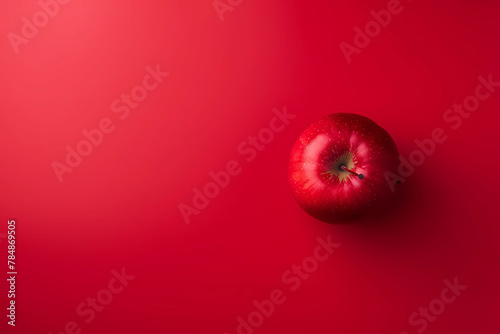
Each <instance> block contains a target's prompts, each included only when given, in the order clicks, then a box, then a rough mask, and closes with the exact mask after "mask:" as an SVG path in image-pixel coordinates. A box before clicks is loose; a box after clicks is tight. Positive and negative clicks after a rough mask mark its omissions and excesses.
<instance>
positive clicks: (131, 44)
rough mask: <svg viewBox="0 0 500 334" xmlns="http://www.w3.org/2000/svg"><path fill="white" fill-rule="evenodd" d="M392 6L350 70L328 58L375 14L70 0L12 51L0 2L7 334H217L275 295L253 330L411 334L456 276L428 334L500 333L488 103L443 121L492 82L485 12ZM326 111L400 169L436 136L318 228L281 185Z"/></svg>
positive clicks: (358, 7) (10, 19) (491, 4)
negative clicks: (227, 172) (360, 209)
mask: <svg viewBox="0 0 500 334" xmlns="http://www.w3.org/2000/svg"><path fill="white" fill-rule="evenodd" d="M233 3H234V2H233ZM401 4H402V5H403V10H402V11H401V13H400V14H397V15H394V16H393V17H392V20H391V22H390V23H389V24H388V25H387V27H384V28H383V29H382V31H381V32H380V34H379V35H378V36H375V37H374V38H373V39H372V40H371V42H370V44H369V45H368V46H366V47H365V48H363V49H361V51H360V53H359V54H353V55H352V59H351V60H352V61H351V63H348V62H347V60H346V58H345V57H344V55H343V53H342V51H341V49H340V47H339V45H340V43H342V42H346V43H349V44H353V43H354V36H355V31H354V30H353V29H354V28H355V27H356V26H358V27H363V28H364V26H365V24H366V23H367V22H369V21H371V20H372V16H371V15H370V11H371V10H375V11H378V10H381V9H385V8H387V1H315V2H304V1H264V0H252V1H250V0H244V1H243V2H242V3H241V4H240V5H238V6H235V7H234V8H233V11H227V12H225V13H224V20H223V21H221V19H220V17H219V15H218V14H217V12H216V10H215V9H214V6H213V4H212V1H211V0H205V1H201V0H197V1H189V3H188V2H187V1H152V0H151V1H142V2H139V1H130V0H125V1H120V2H119V5H118V4H117V3H116V4H115V3H111V2H109V1H108V2H102V1H80V0H73V1H71V2H69V3H68V4H66V5H64V6H61V8H60V11H59V12H58V13H57V15H55V16H54V17H53V18H50V21H49V22H48V24H47V25H46V26H45V27H42V28H39V31H38V33H37V34H36V35H35V36H34V37H33V38H30V39H28V43H26V44H22V45H20V46H19V52H18V53H17V54H16V53H15V52H14V50H13V47H12V45H11V42H10V41H9V39H8V38H7V35H8V33H10V32H14V33H16V34H21V28H22V26H23V21H22V18H23V17H24V16H26V17H30V19H31V17H32V16H33V14H34V13H36V12H37V11H39V10H40V6H39V5H38V3H37V2H36V1H13V0H9V1H2V11H1V13H0V35H1V36H3V37H2V42H1V44H0V138H1V140H0V143H1V144H0V159H1V161H0V162H1V173H0V175H1V176H0V182H1V191H0V196H1V197H0V213H1V217H2V225H1V229H0V237H3V239H2V238H0V240H1V244H0V246H1V247H2V248H3V250H2V254H6V252H5V246H6V240H5V234H4V233H7V232H6V231H7V224H6V223H7V220H8V219H15V220H16V224H17V240H18V244H17V246H18V248H17V257H18V260H17V261H18V271H19V274H18V277H17V296H16V302H17V319H16V324H17V325H16V328H15V329H12V328H10V326H7V324H6V318H5V315H4V314H3V312H5V308H6V307H7V298H6V296H5V293H6V292H7V285H6V284H5V280H4V279H2V282H4V283H2V284H1V285H0V287H1V288H2V292H1V294H2V296H4V297H2V299H1V300H2V304H1V308H2V310H4V311H2V317H1V319H3V320H2V323H1V325H0V326H1V328H2V333H4V332H6V331H7V332H9V333H10V332H13V333H14V332H16V333H49V332H52V333H59V332H63V331H64V329H65V326H66V324H67V323H68V322H71V321H74V322H75V323H76V324H78V326H79V329H81V332H82V333H96V334H99V333H220V334H223V333H225V332H227V333H230V334H234V333H237V326H238V320H237V318H238V317H243V318H245V319H246V318H247V317H248V315H249V314H250V313H251V312H253V311H254V310H255V309H256V308H255V306H254V304H253V302H254V300H257V301H262V300H264V299H269V298H270V294H271V292H272V291H273V290H275V289H279V290H281V291H282V292H283V294H284V296H285V297H286V301H285V302H284V303H283V304H281V305H278V306H276V308H275V310H274V313H273V314H272V315H271V316H270V317H269V318H266V319H265V320H264V322H263V324H262V325H261V326H260V327H259V328H257V329H255V333H262V334H264V333H272V334H276V333H297V334H298V333H318V334H319V333H322V334H323V333H343V334H346V333H349V334H351V333H352V334H357V333H364V334H370V333H374V334H375V333H384V334H387V333H389V334H391V333H394V334H400V333H401V332H402V331H408V333H418V330H421V329H423V325H422V322H420V323H419V325H418V326H415V325H411V324H410V323H409V317H410V316H412V314H413V313H414V312H419V308H420V307H428V306H429V304H430V303H431V302H433V300H435V299H436V298H441V291H442V290H443V289H444V288H445V287H446V285H445V283H444V280H445V279H448V280H450V281H451V282H453V280H454V279H455V278H457V279H458V282H459V284H461V285H466V286H467V288H466V289H465V291H463V292H462V293H461V295H460V296H458V297H457V298H456V299H455V300H454V301H453V302H451V303H449V304H446V305H445V309H444V310H439V313H440V314H439V315H438V316H437V317H436V318H435V319H434V318H432V319H433V321H430V320H429V321H427V320H426V321H427V325H428V326H427V327H426V329H425V332H426V333H429V334H431V333H436V334H443V333H445V334H447V333H493V332H498V330H499V329H500V328H499V325H498V320H497V319H498V314H499V311H500V309H499V306H498V305H500V304H499V303H498V299H499V298H500V288H499V287H498V282H499V279H500V271H499V269H498V260H499V253H500V250H499V246H498V237H499V236H500V229H499V226H498V221H499V215H498V187H499V186H500V184H499V181H498V180H499V178H498V176H497V172H498V165H499V164H498V162H499V158H498V147H497V145H498V122H499V120H500V117H499V113H498V111H499V110H500V109H499V107H500V88H497V89H498V91H495V92H492V93H491V94H490V95H489V97H488V98H487V99H485V100H484V101H481V102H480V106H479V108H478V109H477V110H475V111H474V112H471V113H470V116H469V117H468V118H467V119H463V121H462V123H461V124H460V125H459V126H458V123H454V122H448V123H447V122H446V121H445V120H444V119H443V115H444V114H445V113H446V111H447V109H448V108H452V107H453V105H454V104H455V103H463V101H464V99H465V98H466V97H467V96H469V95H473V94H475V90H476V87H477V86H478V85H479V84H480V82H479V80H478V77H479V76H483V77H485V78H487V77H488V75H490V74H491V75H492V78H493V80H494V81H500V66H499V64H498V59H499V57H500V49H499V47H498V36H499V33H500V27H499V25H498V16H499V15H500V7H499V6H500V5H499V4H498V3H497V2H495V1H486V0H485V1H472V0H471V1H465V0H461V1H439V2H438V3H436V2H433V1H423V0H422V1H420V0H419V1H417V0H414V1H412V2H408V1H403V2H401ZM157 64H159V66H160V68H161V71H164V72H168V73H170V75H169V76H168V77H165V78H163V81H162V82H161V83H160V84H159V85H158V86H157V87H156V88H155V89H154V90H152V91H149V92H148V96H147V98H145V100H144V101H142V102H140V103H139V104H138V106H136V107H135V109H132V108H130V111H129V114H128V115H127V117H125V116H124V115H125V111H124V109H122V111H121V112H114V111H113V110H112V109H111V105H112V103H113V102H114V101H115V100H116V99H120V97H121V95H122V94H130V93H131V91H132V89H133V88H134V87H136V86H137V85H139V84H142V82H143V78H144V77H145V76H146V75H147V74H148V72H147V70H146V67H148V66H151V68H156V66H157ZM152 84H153V81H150V85H152ZM481 92H482V93H483V94H484V93H485V92H486V91H484V90H481ZM120 106H121V107H123V104H120ZM285 106H286V110H287V112H288V113H290V114H293V115H296V117H295V118H294V119H290V120H289V124H286V126H284V129H283V130H282V131H281V132H278V133H275V134H274V138H273V139H272V140H271V141H270V142H269V143H268V144H266V145H265V147H264V148H263V149H262V150H261V151H258V152H257V151H255V152H253V153H256V154H253V153H252V150H250V149H249V147H250V146H249V145H250V144H249V139H248V136H255V135H258V133H259V132H260V131H261V130H262V129H263V128H266V127H269V126H270V122H271V121H272V120H273V118H274V117H275V115H276V111H275V112H273V109H275V108H276V109H277V110H278V111H281V112H283V108H284V107H285ZM115 107H117V106H115ZM337 111H348V112H355V113H359V114H362V115H364V116H367V117H369V118H371V119H373V120H374V121H375V122H377V123H378V124H379V125H381V126H382V127H383V128H385V129H386V130H387V131H388V132H389V133H390V134H391V135H392V136H393V138H394V140H395V142H396V143H397V145H398V147H399V150H400V153H401V154H402V156H403V157H406V158H408V157H409V155H410V153H411V152H412V151H413V150H415V149H416V144H415V143H414V141H415V140H416V139H419V140H422V139H424V138H430V137H431V135H432V131H433V130H434V129H435V128H441V129H443V131H445V134H446V136H447V140H446V141H445V142H444V143H442V144H439V145H438V146H437V148H436V151H435V152H434V153H433V154H432V155H430V156H429V157H426V159H425V162H424V163H423V164H422V165H421V166H418V167H417V168H415V171H414V173H413V174H412V175H411V176H409V177H408V178H407V180H406V181H405V182H404V183H403V184H402V187H403V188H402V190H401V191H400V195H398V198H399V201H398V204H397V205H395V206H394V210H393V211H391V212H388V213H387V215H386V216H384V217H382V218H378V219H376V220H375V221H365V222H363V223H359V224H354V225H342V226H332V225H327V224H324V223H321V222H319V221H316V220H314V219H313V218H311V217H309V216H308V215H307V214H305V213H304V212H303V211H302V210H301V209H300V208H299V207H298V205H297V204H296V203H295V201H294V199H293V197H292V195H291V191H290V190H289V186H288V183H287V174H286V173H287V165H288V159H289V152H290V149H291V147H292V145H293V143H294V141H295V140H296V138H297V137H298V135H299V134H300V133H301V132H302V131H303V130H304V129H305V128H306V127H307V126H308V125H309V124H310V123H311V122H312V121H314V120H316V119H318V118H320V117H322V116H323V115H326V114H329V113H332V112H337ZM120 117H124V118H123V119H121V118H120ZM103 119H109V120H111V122H112V125H113V126H115V128H114V131H112V132H111V133H109V134H106V135H105V136H104V138H103V140H102V143H100V144H99V145H98V146H94V147H93V149H92V153H90V154H89V155H88V156H87V157H84V158H83V159H82V161H81V163H80V164H79V165H78V166H77V167H75V168H72V172H71V173H69V172H68V173H64V175H63V181H62V182H59V180H58V177H57V175H56V173H55V172H54V170H53V167H52V164H53V163H54V161H57V162H59V163H65V159H66V154H67V151H66V146H68V145H69V146H70V147H72V148H73V149H76V146H77V145H78V143H79V142H81V141H82V140H85V137H84V135H83V134H82V131H83V130H85V129H86V130H91V129H95V128H97V127H99V124H100V122H101V120H103ZM457 122H458V121H457ZM283 124H285V123H283ZM108 125H109V124H108ZM452 126H458V127H457V129H456V130H454V129H453V128H452ZM280 128H281V127H280ZM240 145H241V146H240ZM238 148H240V149H239V150H238ZM242 152H243V153H242ZM250 158H254V159H253V160H251V161H247V160H250ZM233 160H235V161H237V163H238V166H239V168H240V169H237V170H238V171H240V173H239V174H238V175H235V176H234V177H232V178H231V181H230V183H229V185H228V186H227V187H226V188H224V189H222V190H221V191H220V193H219V194H218V195H217V196H215V198H213V199H211V200H210V203H209V204H208V205H207V207H206V208H204V209H202V210H199V212H198V213H199V214H194V215H192V216H190V224H189V225H187V224H186V222H185V219H184V218H183V216H182V215H181V213H180V211H179V205H180V204H181V203H184V204H186V205H190V206H193V203H192V201H193V196H194V193H193V189H195V188H197V189H203V187H204V186H205V184H207V182H210V181H211V180H212V179H211V177H210V175H209V172H210V171H215V172H217V171H220V170H223V169H226V167H227V164H228V163H229V162H231V161H233ZM233 167H234V166H233ZM329 235H330V236H331V240H332V241H334V242H335V243H338V244H340V246H339V247H338V248H337V249H336V250H335V252H334V253H333V254H332V255H331V256H330V257H329V258H328V259H327V260H326V261H324V262H321V263H319V265H318V268H317V269H316V270H314V271H313V272H312V273H311V274H310V277H308V278H307V279H301V280H300V281H299V282H300V287H298V288H297V289H296V290H295V291H291V287H292V286H293V287H295V284H292V283H287V279H286V278H285V281H283V279H282V275H284V274H285V276H286V277H288V279H290V277H289V276H287V275H290V274H287V271H288V270H290V269H291V268H292V265H294V264H296V265H299V264H301V263H302V261H303V260H304V259H306V258H307V257H309V256H311V255H313V253H314V251H315V249H316V247H317V246H318V242H317V238H318V237H321V238H323V239H326V238H327V236H329ZM2 256H5V257H6V255H2ZM2 261H4V260H3V259H2ZM122 268H126V272H127V274H128V275H133V276H135V278H134V279H133V280H130V281H129V282H127V283H128V285H127V286H125V287H124V289H123V290H122V291H121V292H120V293H116V294H113V295H112V296H113V297H112V301H110V302H109V304H108V305H105V306H104V307H103V309H102V310H101V311H100V312H99V311H95V312H94V313H95V314H94V315H95V316H94V318H92V320H90V318H91V317H90V314H91V313H92V312H89V313H85V311H86V310H87V311H88V310H89V309H90V308H89V307H88V306H85V304H86V303H87V302H86V301H87V298H96V296H97V295H98V293H99V292H100V291H101V290H102V289H108V288H109V282H110V281H111V280H112V279H113V277H114V276H113V274H112V270H116V271H118V272H120V271H121V270H122ZM2 272H6V270H4V267H3V266H2ZM2 275H5V273H4V274H2ZM294 282H295V283H296V282H297V281H296V280H294ZM113 283H114V284H115V285H114V287H115V288H117V287H118V285H119V284H118V283H117V282H116V280H115V281H113ZM106 296H107V295H106ZM106 296H105V293H101V295H100V297H101V300H105V301H106V302H107V301H108V300H107V299H105V298H106ZM446 296H447V297H448V298H451V295H449V294H448V295H446ZM103 298H104V299H103ZM81 303H84V308H83V309H80V312H78V310H77V308H78V307H79V306H80V305H81ZM436 303H437V304H436ZM436 303H434V304H435V305H434V307H438V306H439V305H438V304H439V303H438V302H436ZM82 312H83V313H84V315H81V313H82ZM418 319H422V317H421V316H418V318H415V319H414V320H418ZM87 321H88V322H87ZM71 326H72V325H70V326H69V327H70V329H71V328H72V327H71ZM247 331H248V330H247ZM403 333H404V332H403ZM247 334H248V333H247Z"/></svg>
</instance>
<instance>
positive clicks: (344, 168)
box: [340, 165, 365, 180]
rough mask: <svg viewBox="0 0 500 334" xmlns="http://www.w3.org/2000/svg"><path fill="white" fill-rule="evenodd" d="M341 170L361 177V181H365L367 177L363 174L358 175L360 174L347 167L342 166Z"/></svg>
mask: <svg viewBox="0 0 500 334" xmlns="http://www.w3.org/2000/svg"><path fill="white" fill-rule="evenodd" d="M340 169H342V170H344V171H346V172H349V173H351V174H352V175H354V176H357V177H359V179H360V180H363V179H364V178H365V176H364V175H363V174H358V173H356V172H354V171H352V170H350V169H348V168H347V166H346V165H341V166H340Z"/></svg>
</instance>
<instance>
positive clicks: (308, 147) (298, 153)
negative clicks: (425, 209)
mask: <svg viewBox="0 0 500 334" xmlns="http://www.w3.org/2000/svg"><path fill="white" fill-rule="evenodd" d="M399 164H400V161H399V153H398V149H397V147H396V144H395V143H394V140H392V138H391V136H390V135H389V133H388V132H387V131H385V130H384V129H383V128H381V127H380V126H379V125H378V124H376V123H375V122H374V121H372V120H371V119H369V118H367V117H364V116H361V115H357V114H352V113H336V114H330V115H327V116H325V117H323V118H322V119H320V120H318V121H317V122H315V123H313V124H311V125H310V126H309V127H308V128H307V129H306V130H305V131H304V132H302V134H301V135H300V136H299V138H298V139H297V141H296V142H295V144H294V146H293V148H292V151H291V156H290V164H289V169H288V176H289V181H290V185H291V188H292V192H293V196H294V197H295V199H296V200H297V203H298V204H299V206H300V207H301V208H302V209H304V210H305V211H306V212H307V213H308V214H310V215H311V216H313V217H314V218H316V219H319V220H321V221H324V222H328V223H345V222H346V221H350V220H353V219H356V218H359V217H360V216H362V215H365V214H367V213H368V212H370V211H373V212H375V211H376V209H377V208H385V207H386V205H388V204H389V203H390V201H391V199H392V198H393V196H394V193H393V192H392V191H391V189H390V187H389V184H388V183H387V181H386V178H385V173H386V172H387V171H397V170H398V168H399ZM342 166H344V168H348V169H349V170H351V171H353V172H355V173H357V174H363V175H361V178H362V179H361V178H360V177H358V176H355V175H353V174H352V173H349V172H348V171H345V170H343V169H342Z"/></svg>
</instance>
